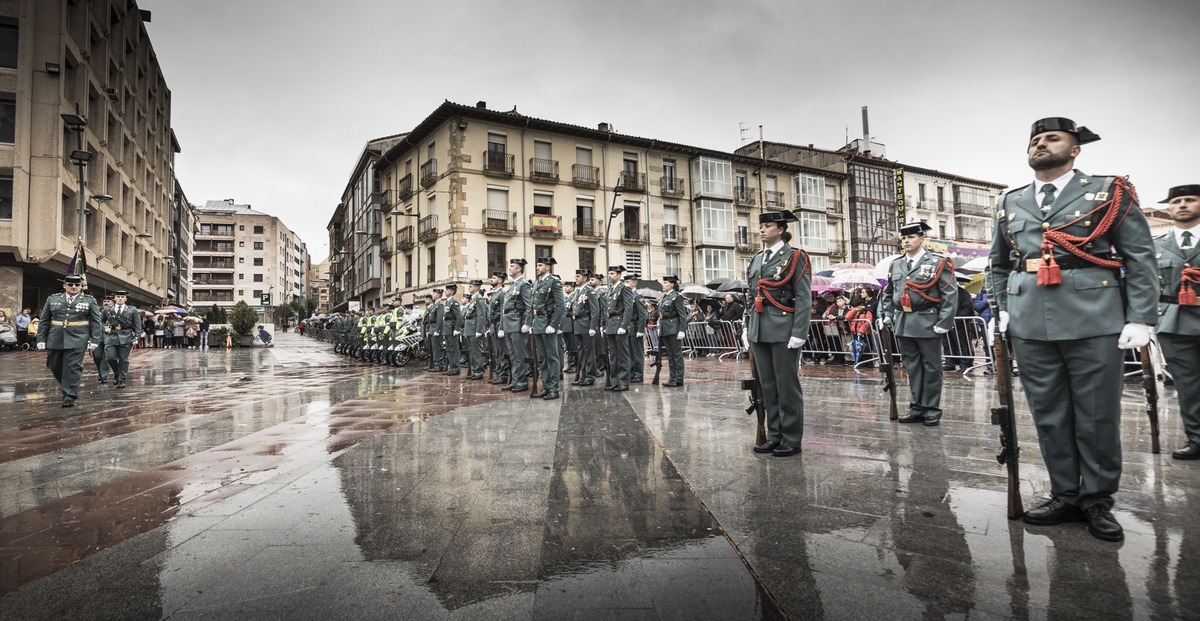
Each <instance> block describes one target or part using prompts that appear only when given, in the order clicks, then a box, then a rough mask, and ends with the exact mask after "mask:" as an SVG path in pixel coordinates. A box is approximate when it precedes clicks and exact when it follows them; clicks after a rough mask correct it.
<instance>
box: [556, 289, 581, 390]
mask: <svg viewBox="0 0 1200 621" xmlns="http://www.w3.org/2000/svg"><path fill="white" fill-rule="evenodd" d="M556 276H557V275H556ZM562 287H563V295H564V296H566V301H565V302H564V303H565V304H566V307H565V308H566V311H565V312H564V314H563V322H562V332H559V335H560V336H562V339H563V345H564V347H563V351H564V355H565V356H566V363H567V370H566V371H563V372H564V373H567V374H573V373H575V372H576V371H578V370H579V356H578V355H577V354H578V353H579V344H578V343H579V342H578V339H577V338H576V336H575V322H574V321H573V320H572V319H571V312H572V310H573V307H574V305H575V298H577V297H579V289H578V288H577V287H576V286H575V282H574V281H571V280H568V281H565V282H563V284H562Z"/></svg>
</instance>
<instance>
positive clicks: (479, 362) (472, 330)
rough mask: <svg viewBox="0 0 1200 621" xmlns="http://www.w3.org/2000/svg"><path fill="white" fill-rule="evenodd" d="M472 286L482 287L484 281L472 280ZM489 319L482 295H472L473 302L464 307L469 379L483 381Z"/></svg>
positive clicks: (464, 330) (464, 332)
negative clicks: (485, 334)
mask: <svg viewBox="0 0 1200 621" xmlns="http://www.w3.org/2000/svg"><path fill="white" fill-rule="evenodd" d="M471 285H472V286H476V287H478V286H482V285H483V281H482V280H472V281H471ZM487 317H488V305H487V301H486V300H484V299H483V294H482V293H480V292H479V291H476V292H475V293H474V294H472V295H471V300H470V301H469V302H467V303H466V305H465V306H463V328H462V332H463V334H465V335H467V362H468V364H469V365H470V368H469V369H468V370H469V371H470V372H471V374H470V375H468V376H467V379H473V380H474V379H483V368H484V366H486V364H487V357H486V356H485V355H484V348H485V345H486V344H487V337H486V336H484V333H485V332H487V329H488V327H487Z"/></svg>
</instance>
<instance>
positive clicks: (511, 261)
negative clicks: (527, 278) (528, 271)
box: [508, 259, 527, 267]
mask: <svg viewBox="0 0 1200 621" xmlns="http://www.w3.org/2000/svg"><path fill="white" fill-rule="evenodd" d="M508 262H509V263H515V264H517V265H520V266H521V267H525V265H526V264H527V262H526V261H525V259H509V260H508Z"/></svg>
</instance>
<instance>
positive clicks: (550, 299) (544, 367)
mask: <svg viewBox="0 0 1200 621" xmlns="http://www.w3.org/2000/svg"><path fill="white" fill-rule="evenodd" d="M554 264H555V260H554V257H539V258H538V260H537V264H536V266H535V268H534V269H536V270H537V281H536V282H534V283H533V288H532V290H531V291H530V294H531V296H532V300H533V301H532V307H533V325H532V329H533V347H534V352H535V354H536V356H535V357H536V360H535V361H534V363H535V364H537V365H538V372H539V374H540V375H541V380H542V389H541V390H539V391H538V392H535V393H533V394H531V395H529V396H530V398H533V399H537V398H539V397H540V398H542V399H546V400H547V401H549V400H551V399H557V398H558V397H559V390H560V388H561V387H562V372H563V365H562V350H561V349H559V336H558V332H559V330H561V329H562V324H563V318H564V317H565V316H566V314H567V310H566V304H565V296H564V295H563V287H562V281H560V280H559V279H558V278H556V277H555V276H554V274H552V273H551V270H552V269H553V266H554Z"/></svg>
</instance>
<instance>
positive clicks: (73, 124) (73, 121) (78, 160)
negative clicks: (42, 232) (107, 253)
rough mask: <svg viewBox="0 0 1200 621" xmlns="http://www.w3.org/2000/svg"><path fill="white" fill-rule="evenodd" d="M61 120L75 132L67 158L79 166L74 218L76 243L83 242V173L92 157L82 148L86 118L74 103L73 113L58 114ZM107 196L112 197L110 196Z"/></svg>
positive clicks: (85, 185) (84, 182)
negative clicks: (77, 196) (76, 216)
mask: <svg viewBox="0 0 1200 621" xmlns="http://www.w3.org/2000/svg"><path fill="white" fill-rule="evenodd" d="M59 116H61V117H62V120H63V122H64V123H66V125H67V129H68V130H70V131H73V132H75V144H76V149H75V150H74V151H71V154H70V155H69V156H67V157H68V159H70V160H71V163H72V164H74V165H76V166H78V167H79V208H78V209H77V212H78V214H79V217H78V218H76V220H77V224H78V226H77V227H76V229H77V232H76V233H77V237H78V239H77V241H76V243H77V244H79V243H83V217H84V215H85V214H86V213H87V208H86V207H85V206H84V193H85V188H86V187H87V179H86V178H85V175H84V169H85V168H87V165H88V162H89V161H91V159H92V154H91V153H90V152H88V151H85V150H84V149H83V129H84V128H85V127H87V124H88V122H87V119H85V118H83V116H82V115H80V114H79V104H75V114H60V115H59ZM109 198H112V197H111V196H110V197H109Z"/></svg>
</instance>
